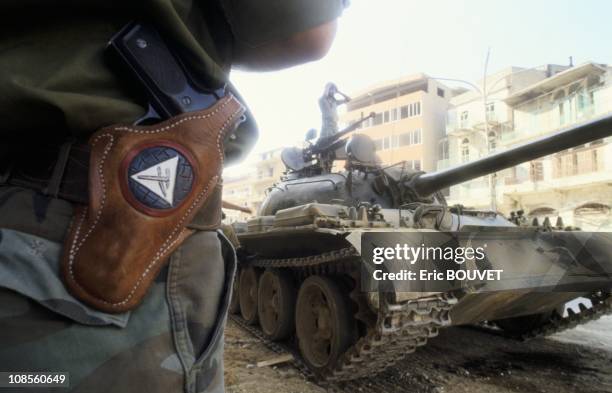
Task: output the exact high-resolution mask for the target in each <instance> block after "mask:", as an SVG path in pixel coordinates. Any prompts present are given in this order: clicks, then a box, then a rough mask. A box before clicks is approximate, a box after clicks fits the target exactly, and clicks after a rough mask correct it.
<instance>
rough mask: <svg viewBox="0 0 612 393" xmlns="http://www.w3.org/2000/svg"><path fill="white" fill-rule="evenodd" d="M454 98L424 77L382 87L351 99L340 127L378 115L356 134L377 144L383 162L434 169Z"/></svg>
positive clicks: (416, 77)
mask: <svg viewBox="0 0 612 393" xmlns="http://www.w3.org/2000/svg"><path fill="white" fill-rule="evenodd" d="M451 95H452V90H451V89H450V88H448V87H446V86H444V85H442V84H441V83H439V82H437V81H435V80H433V79H431V78H429V77H428V76H427V75H425V74H421V73H420V74H416V75H412V76H408V77H405V78H402V79H400V80H396V81H392V82H384V83H380V84H378V85H375V86H371V87H369V88H368V89H366V90H364V91H361V92H358V93H355V94H352V95H351V97H352V100H351V101H350V102H349V103H348V104H347V106H346V112H345V113H343V114H341V116H340V119H341V122H342V123H343V124H342V125H341V127H342V126H346V125H348V124H350V123H353V122H355V121H357V120H359V119H361V118H364V117H366V116H368V114H370V113H371V112H374V113H375V116H374V118H372V119H369V120H368V121H367V122H366V123H364V124H362V126H361V127H360V128H359V129H358V131H357V132H359V133H360V134H366V135H368V136H369V137H371V138H372V139H373V140H374V142H375V144H376V150H377V154H378V156H379V157H380V159H381V160H382V163H383V164H384V165H390V164H395V163H398V162H400V161H405V162H406V163H407V164H408V166H409V167H411V168H414V169H416V170H424V171H431V170H433V169H435V167H436V158H437V146H438V142H439V140H440V139H441V138H443V137H444V128H445V120H444V119H445V117H446V112H447V110H448V107H449V101H450V98H451Z"/></svg>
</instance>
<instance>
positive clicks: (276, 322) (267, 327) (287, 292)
mask: <svg viewBox="0 0 612 393" xmlns="http://www.w3.org/2000/svg"><path fill="white" fill-rule="evenodd" d="M295 298H296V289H295V284H294V283H293V280H292V278H291V275H289V273H288V272H282V271H278V270H266V271H265V272H264V273H263V274H262V275H261V277H260V278H259V294H258V304H257V305H258V308H257V310H258V313H259V325H260V326H261V330H263V332H264V334H265V335H266V336H268V337H269V338H270V339H271V340H275V341H277V340H283V339H286V338H288V337H289V336H290V335H291V333H293V331H294V329H295V315H294V310H295Z"/></svg>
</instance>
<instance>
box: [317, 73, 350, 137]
mask: <svg viewBox="0 0 612 393" xmlns="http://www.w3.org/2000/svg"><path fill="white" fill-rule="evenodd" d="M337 95H340V96H342V98H340V99H338V98H337V97H336V96H337ZM350 100H351V99H350V97H348V96H347V95H346V94H344V93H342V92H341V91H340V90H338V88H337V87H336V85H335V84H333V83H331V82H329V83H328V84H326V85H325V91H324V92H323V96H321V98H319V108H321V117H322V124H321V137H327V136H331V135H334V134H335V133H336V132H338V105H342V104H346V103H347V102H349V101H350Z"/></svg>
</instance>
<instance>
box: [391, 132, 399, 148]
mask: <svg viewBox="0 0 612 393" xmlns="http://www.w3.org/2000/svg"><path fill="white" fill-rule="evenodd" d="M399 137H400V136H399V135H392V136H391V147H392V148H393V149H397V148H398V147H399V146H400V144H399V139H400V138H399Z"/></svg>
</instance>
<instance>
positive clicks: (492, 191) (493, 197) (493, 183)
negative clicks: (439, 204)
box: [482, 47, 497, 212]
mask: <svg viewBox="0 0 612 393" xmlns="http://www.w3.org/2000/svg"><path fill="white" fill-rule="evenodd" d="M490 56H491V48H490V47H489V48H487V56H486V58H485V64H484V77H483V80H482V104H483V106H484V107H483V112H484V133H485V143H486V144H487V154H491V153H492V151H491V141H490V140H489V117H488V106H489V105H488V104H489V103H488V94H489V92H488V90H487V74H488V71H489V57H490ZM489 195H490V206H491V211H494V212H495V211H497V173H496V172H493V173H491V174H490V175H489Z"/></svg>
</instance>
